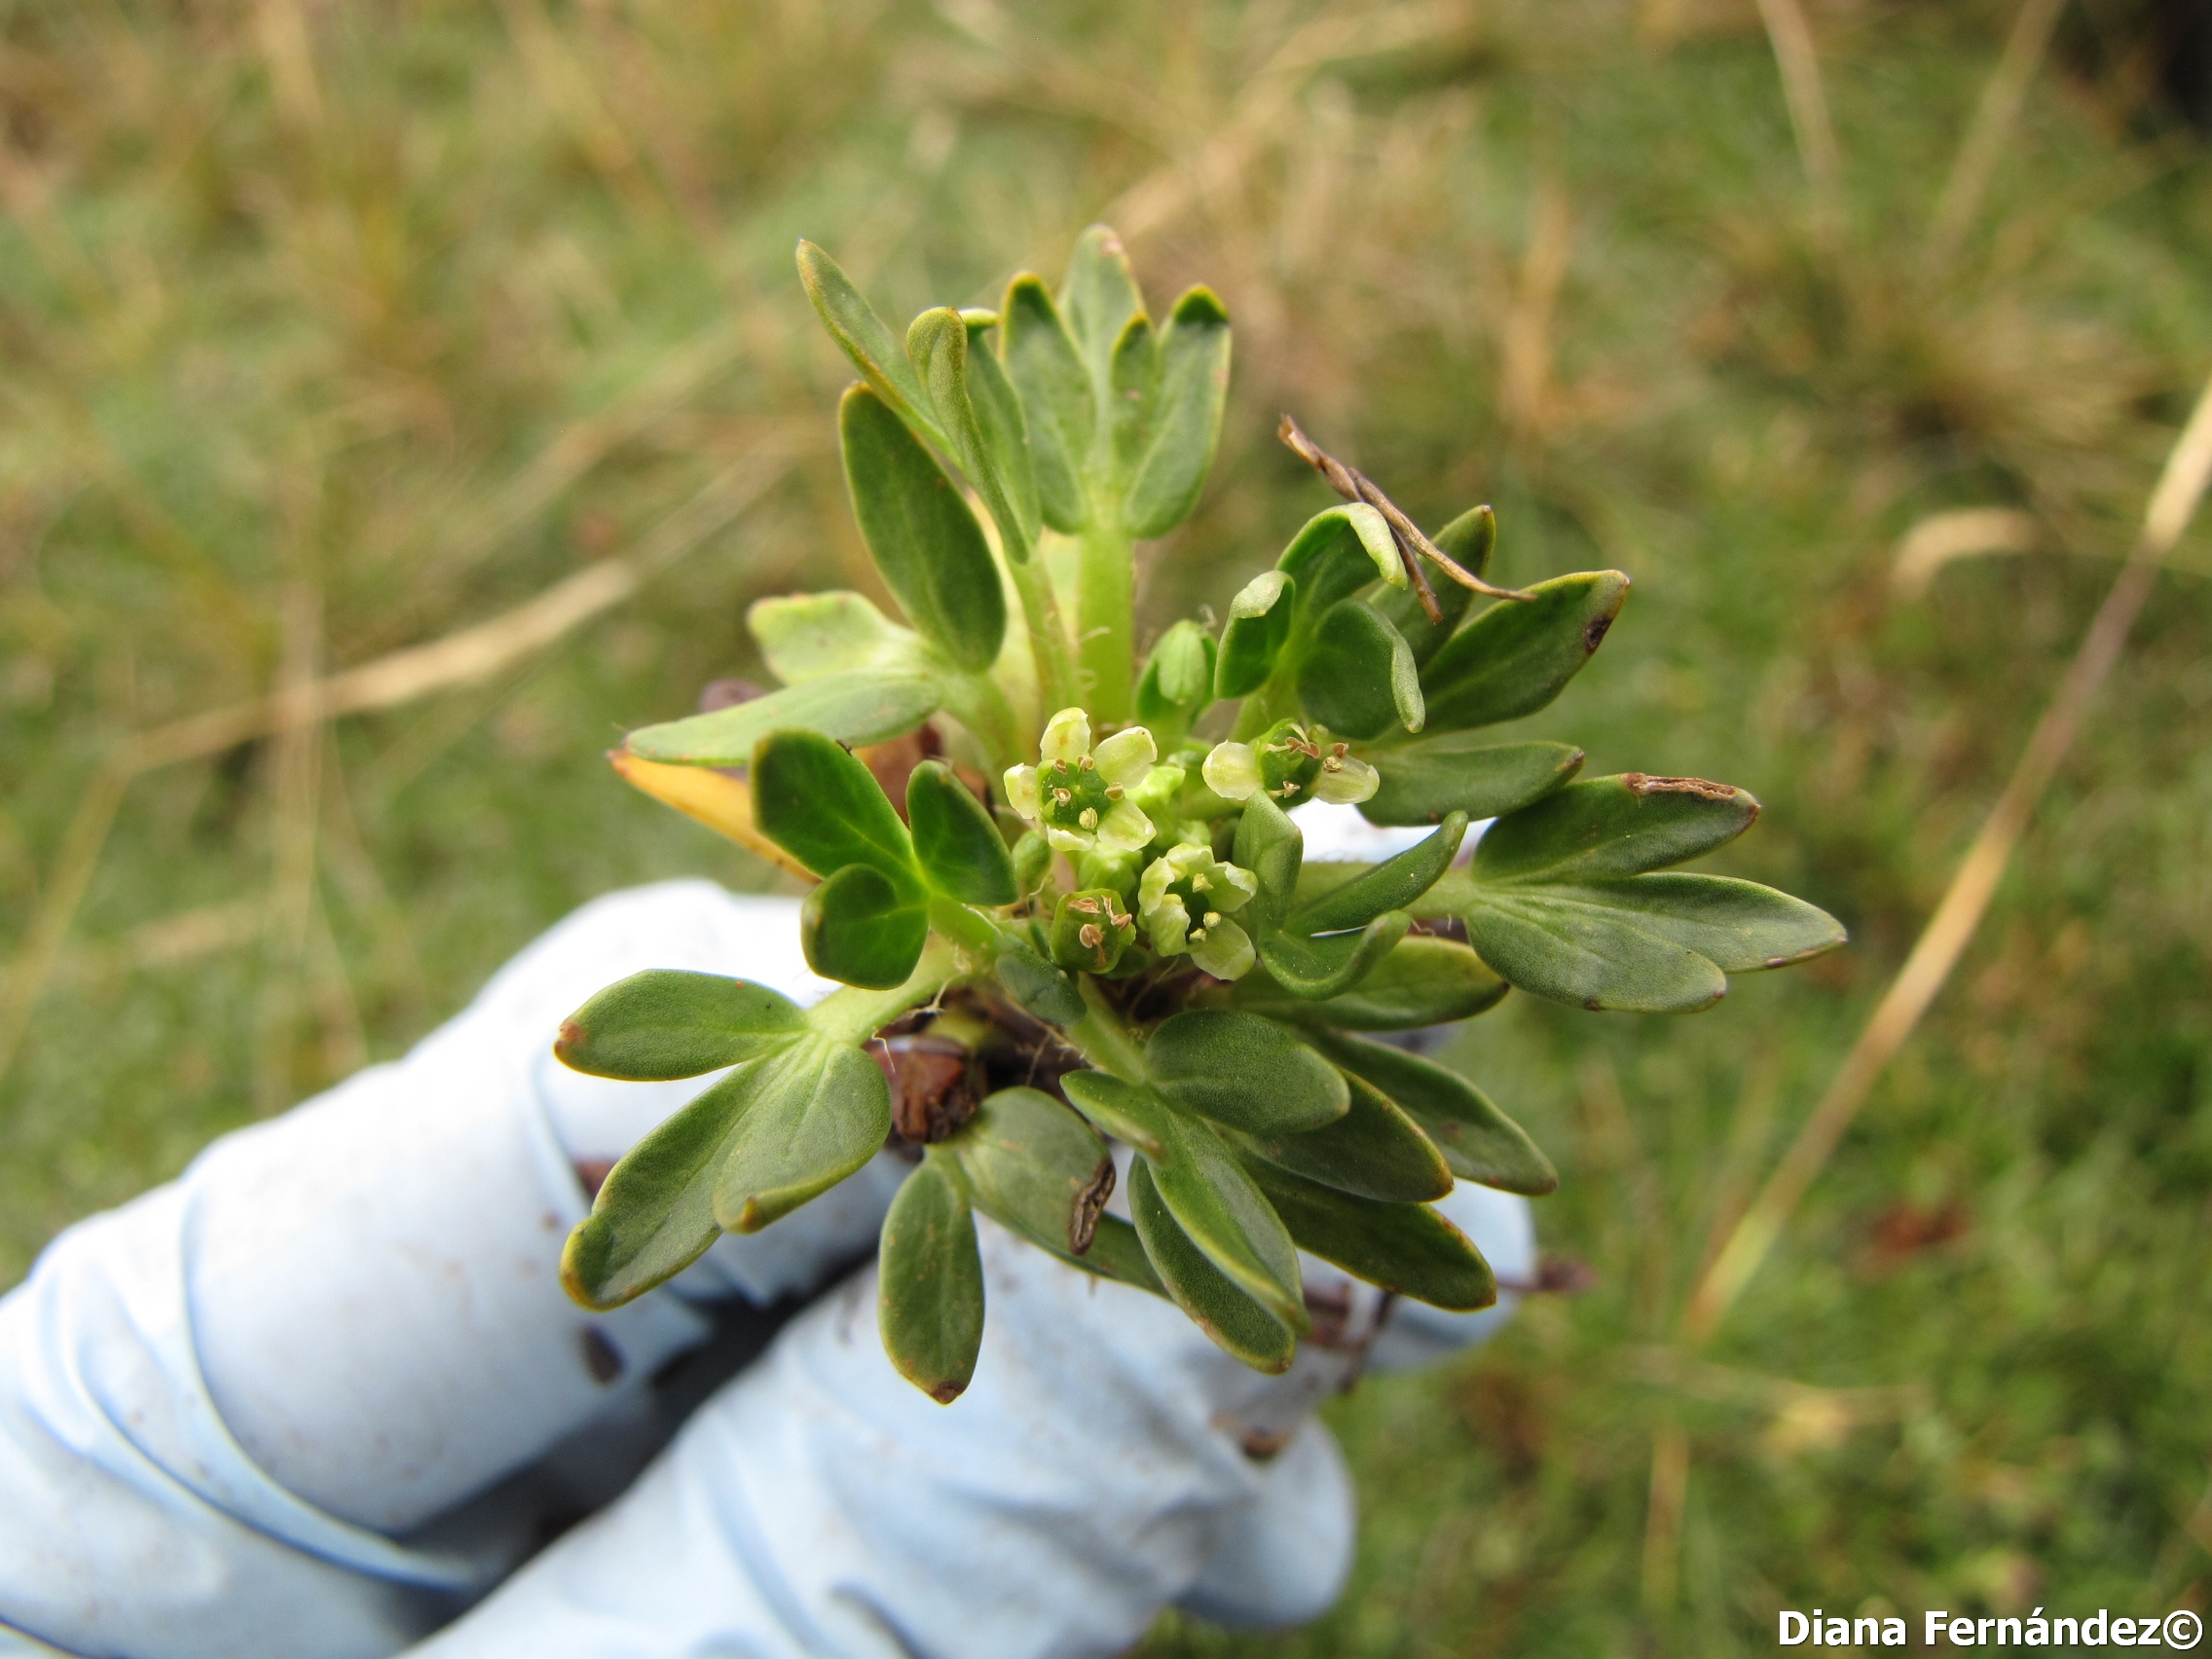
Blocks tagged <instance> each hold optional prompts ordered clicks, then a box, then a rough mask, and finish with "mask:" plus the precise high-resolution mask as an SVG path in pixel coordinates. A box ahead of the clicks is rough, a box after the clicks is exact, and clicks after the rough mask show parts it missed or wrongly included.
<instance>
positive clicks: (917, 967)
mask: <svg viewBox="0 0 2212 1659" xmlns="http://www.w3.org/2000/svg"><path fill="white" fill-rule="evenodd" d="M958 971H959V969H958V964H956V963H955V962H954V961H953V959H952V946H951V945H950V944H948V943H946V942H945V940H942V939H940V938H938V937H937V936H935V935H932V936H931V938H930V940H929V942H928V943H927V944H925V945H924V946H923V947H922V958H921V960H920V961H919V962H917V963H915V964H914V971H913V972H912V973H911V974H909V975H907V976H906V982H905V983H904V984H903V985H900V986H898V987H896V988H895V989H893V990H888V991H871V990H866V989H864V988H863V987H861V986H859V985H847V986H846V987H845V988H844V989H843V990H838V991H831V992H830V994H829V995H828V996H826V997H824V998H823V999H822V1000H821V1001H820V1002H818V1003H816V1004H815V1005H814V1007H813V1008H812V1009H811V1010H809V1011H808V1014H807V1020H808V1023H810V1024H811V1025H812V1026H813V1027H814V1028H815V1029H816V1030H817V1031H819V1032H821V1033H822V1034H823V1035H824V1036H826V1037H830V1038H832V1039H834V1040H836V1041H837V1042H840V1043H865V1042H866V1041H867V1039H868V1038H870V1037H872V1036H874V1035H875V1034H876V1033H877V1032H878V1031H880V1030H882V1029H883V1027H884V1026H886V1025H889V1024H890V1023H891V1022H892V1021H893V1020H894V1019H897V1018H898V1017H899V1016H900V1015H901V1014H904V1013H905V1012H906V1011H907V1010H908V1009H910V1008H918V1007H920V1006H921V1005H922V1004H923V1003H926V1002H928V1001H929V1000H930V999H931V998H932V997H934V996H936V995H937V994H938V992H940V991H941V990H942V989H944V986H945V982H946V981H947V980H948V979H950V978H951V977H953V975H954V974H955V973H957V972H958Z"/></svg>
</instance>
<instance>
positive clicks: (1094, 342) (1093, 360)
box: [1060, 225, 1144, 387]
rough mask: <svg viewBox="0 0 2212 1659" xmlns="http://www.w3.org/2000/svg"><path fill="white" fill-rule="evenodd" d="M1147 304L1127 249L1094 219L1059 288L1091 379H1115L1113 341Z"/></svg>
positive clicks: (1102, 382)
mask: <svg viewBox="0 0 2212 1659" xmlns="http://www.w3.org/2000/svg"><path fill="white" fill-rule="evenodd" d="M1143 310H1144V295H1143V293H1142V292H1141V291H1139V289H1138V287H1137V279H1136V276H1135V273H1133V272H1132V271H1131V270H1130V269H1129V255H1128V250H1127V249H1125V248H1124V247H1123V245H1122V239H1121V238H1120V237H1118V236H1116V235H1115V234H1114V233H1113V231H1112V230H1111V229H1110V228H1109V227H1107V226H1105V225H1093V226H1091V227H1090V229H1088V231H1085V232H1084V233H1083V235H1082V236H1081V237H1079V238H1078V239H1077V240H1076V244H1075V252H1074V253H1073V254H1072V255H1071V256H1070V257H1069V259H1068V274H1067V279H1066V281H1065V282H1064V283H1063V284H1062V286H1061V288H1060V313H1061V314H1062V315H1064V316H1065V317H1066V318H1067V324H1068V331H1069V333H1070V334H1072V335H1073V336H1074V337H1075V341H1076V344H1077V346H1078V347H1079V348H1080V349H1081V350H1082V352H1083V357H1084V361H1085V363H1086V364H1087V365H1088V368H1089V370H1090V378H1091V383H1092V384H1093V385H1094V386H1098V387H1104V386H1106V385H1107V384H1108V383H1109V381H1110V379H1111V371H1110V365H1111V363H1112V361H1113V356H1114V343H1115V342H1116V341H1118V340H1120V339H1121V338H1122V330H1123V329H1124V327H1126V326H1127V324H1128V320H1129V318H1130V317H1132V316H1135V315H1136V314H1137V313H1139V312H1141V311H1143Z"/></svg>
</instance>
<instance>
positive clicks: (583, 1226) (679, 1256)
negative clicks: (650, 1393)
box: [561, 1056, 775, 1309]
mask: <svg viewBox="0 0 2212 1659" xmlns="http://www.w3.org/2000/svg"><path fill="white" fill-rule="evenodd" d="M774 1063H775V1060H774V1057H773V1056H771V1057H769V1058H764V1059H758V1060H754V1061H752V1062H750V1063H749V1064H746V1065H743V1066H740V1067H739V1068H738V1069H737V1070H736V1071H734V1072H732V1073H731V1074H730V1075H729V1076H728V1077H726V1078H723V1079H722V1080H721V1081H720V1082H719V1083H718V1084H716V1085H715V1086H714V1087H713V1088H709V1089H707V1090H705V1091H704V1092H703V1093H701V1094H699V1095H698V1096H697V1097H696V1098H694V1099H693V1100H692V1101H691V1102H690V1104H688V1105H687V1106H685V1107H684V1108H683V1109H682V1111H680V1112H678V1113H677V1114H676V1115H675V1116H674V1117H672V1118H670V1119H668V1120H667V1121H666V1122H665V1123H663V1124H660V1126H659V1127H657V1128H655V1129H653V1130H651V1131H650V1132H649V1133H647V1134H646V1136H645V1138H644V1139H643V1140H641V1141H639V1142H638V1144H637V1145H636V1146H634V1147H632V1148H631V1149H630V1151H629V1152H628V1153H627V1154H626V1155H625V1156H624V1157H623V1159H622V1160H621V1161H620V1162H618V1163H616V1164H615V1165H614V1168H613V1169H612V1170H611V1171H610V1172H609V1173H608V1177H607V1179H606V1181H605V1182H604V1183H602V1185H601V1187H600V1189H599V1197H598V1198H596V1199H595V1200H594V1201H593V1203H592V1207H591V1214H589V1215H588V1216H586V1217H585V1218H584V1219H583V1220H582V1221H581V1222H579V1223H578V1224H577V1225H576V1227H575V1228H574V1229H573V1230H572V1231H571V1233H570V1235H569V1241H568V1245H567V1247H566V1248H565V1249H564V1250H563V1251H562V1252H561V1282H562V1283H563V1284H564V1285H566V1286H567V1287H568V1291H569V1294H570V1295H571V1296H572V1297H574V1298H575V1299H576V1300H577V1301H578V1302H580V1303H582V1304H583V1305H584V1306H585V1307H586V1308H598V1309H608V1308H619V1307H620V1306H621V1305H622V1304H623V1303H625V1302H629V1301H632V1300H633V1299H635V1298H637V1297H640V1296H643V1295H644V1294H645V1292H646V1291H648V1290H650V1289H652V1288H653V1286H654V1285H656V1284H660V1283H662V1282H663V1281H664V1280H667V1279H670V1278H673V1277H674V1276H675V1275H676V1274H678V1273H680V1272H682V1271H683V1270H684V1269H685V1268H687V1267H689V1266H690V1265H691V1264H692V1263H693V1262H695V1261H697V1260H698V1259H699V1257H700V1256H701V1255H703V1254H704V1253H705V1251H706V1249H707V1246H708V1245H710V1244H712V1243H713V1242H714V1241H715V1240H716V1239H717V1238H719V1237H720V1236H721V1232H722V1230H721V1227H720V1224H719V1223H718V1222H717V1221H716V1220H715V1177H716V1175H717V1173H718V1172H719V1170H720V1168H721V1164H722V1158H723V1155H724V1151H725V1148H726V1147H727V1145H728V1143H729V1141H730V1139H731V1137H732V1135H733V1134H734V1133H735V1131H736V1128H737V1125H738V1124H739V1123H740V1122H741V1121H742V1120H743V1119H744V1117H745V1116H746V1114H747V1113H748V1112H749V1111H750V1110H751V1109H752V1108H753V1106H754V1104H755V1103H756V1100H757V1099H758V1097H759V1095H760V1094H761V1092H762V1089H763V1079H764V1078H765V1076H766V1075H767V1072H768V1070H769V1069H770V1068H771V1067H772V1066H773V1065H774Z"/></svg>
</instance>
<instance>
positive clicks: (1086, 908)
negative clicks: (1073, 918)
mask: <svg viewBox="0 0 2212 1659" xmlns="http://www.w3.org/2000/svg"><path fill="white" fill-rule="evenodd" d="M1068 908H1069V909H1071V910H1081V911H1082V912H1083V913H1084V914H1085V915H1087V916H1095V915H1097V914H1098V901H1097V900H1095V899H1070V900H1069V901H1068Z"/></svg>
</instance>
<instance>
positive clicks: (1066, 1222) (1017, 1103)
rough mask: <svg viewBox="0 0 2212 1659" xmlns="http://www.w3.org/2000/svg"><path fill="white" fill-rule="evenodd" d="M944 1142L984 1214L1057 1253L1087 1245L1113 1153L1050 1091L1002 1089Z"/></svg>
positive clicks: (1109, 1183) (1110, 1177) (1109, 1180)
mask: <svg viewBox="0 0 2212 1659" xmlns="http://www.w3.org/2000/svg"><path fill="white" fill-rule="evenodd" d="M945 1148H946V1150H947V1151H948V1152H949V1153H950V1154H951V1155H952V1157H954V1158H955V1159H957V1160H958V1161H959V1163H960V1168H961V1172H962V1173H963V1174H965V1175H966V1176H967V1178H968V1190H969V1192H970V1193H971V1195H973V1197H974V1198H975V1202H976V1207H977V1208H978V1209H980V1210H981V1211H982V1212H983V1213H984V1214H985V1215H987V1216H989V1217H991V1218H992V1219H993V1220H994V1221H997V1222H999V1223H1001V1224H1002V1225H1004V1226H1007V1227H1010V1228H1012V1229H1013V1230H1014V1232H1016V1233H1018V1234H1020V1235H1022V1236H1023V1237H1024V1238H1026V1239H1028V1240H1029V1241H1030V1242H1031V1243H1032V1244H1036V1245H1038V1246H1040V1247H1041V1248H1043V1249H1047V1250H1050V1251H1051V1252H1052V1253H1053V1254H1054V1255H1056V1256H1063V1257H1075V1256H1081V1255H1083V1254H1085V1253H1086V1252H1087V1251H1088V1250H1089V1248H1090V1246H1091V1241H1092V1238H1093V1236H1094V1235H1095V1234H1096V1233H1097V1230H1098V1221H1099V1217H1100V1215H1101V1214H1102V1213H1103V1212H1104V1209H1105V1205H1106V1199H1107V1198H1108V1197H1109V1196H1110V1195H1111V1194H1112V1193H1113V1191H1114V1161H1113V1159H1112V1158H1110V1157H1109V1156H1107V1152H1106V1143H1105V1142H1104V1141H1102V1140H1100V1139H1099V1138H1098V1133H1097V1131H1096V1130H1094V1129H1093V1128H1091V1126H1090V1125H1089V1124H1087V1123H1085V1122H1084V1121H1083V1120H1082V1119H1081V1118H1080V1117H1078V1116H1076V1114H1075V1113H1073V1112H1071V1111H1069V1110H1068V1109H1067V1108H1066V1107H1065V1106H1063V1105H1061V1104H1060V1103H1059V1102H1058V1101H1057V1100H1054V1099H1053V1098H1052V1097H1051V1095H1050V1094H1047V1093H1045V1092H1044V1090H1042V1089H1037V1088H1002V1089H999V1090H998V1091H997V1092H996V1093H994V1094H992V1095H990V1096H989V1097H988V1098H987V1099H986V1100H984V1102H983V1103H982V1105H981V1107H980V1108H978V1109H977V1113H976V1116H975V1117H974V1118H972V1119H971V1120H969V1122H968V1124H967V1126H966V1127H964V1128H963V1129H962V1130H961V1131H960V1133H959V1134H957V1135H955V1136H954V1137H953V1138H952V1139H951V1140H949V1141H947V1142H946V1143H945Z"/></svg>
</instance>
